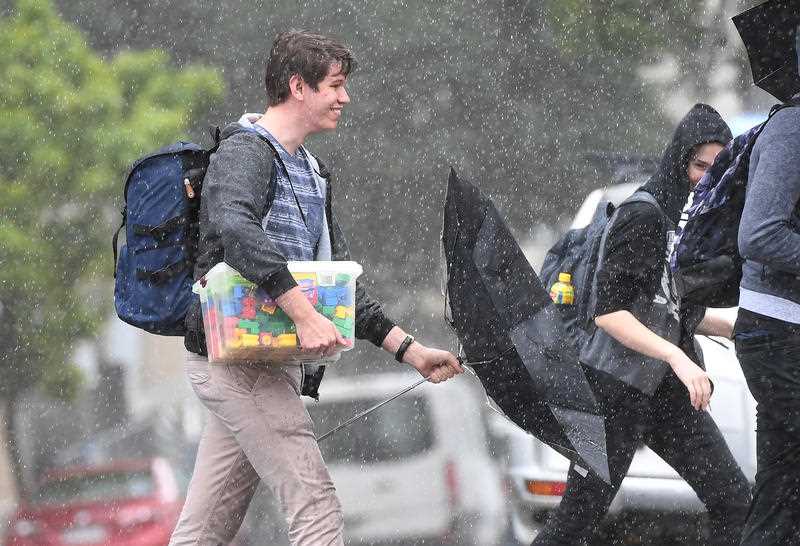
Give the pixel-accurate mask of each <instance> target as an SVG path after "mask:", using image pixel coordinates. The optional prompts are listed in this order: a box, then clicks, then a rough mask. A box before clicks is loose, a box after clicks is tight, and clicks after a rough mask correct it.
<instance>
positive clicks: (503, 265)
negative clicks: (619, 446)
mask: <svg viewBox="0 0 800 546" xmlns="http://www.w3.org/2000/svg"><path fill="white" fill-rule="evenodd" d="M442 244H443V251H444V257H445V260H446V272H445V273H446V277H445V282H446V287H445V294H446V297H447V303H448V322H449V323H450V325H451V326H452V327H453V329H454V330H455V332H456V335H457V336H458V338H459V340H460V342H461V344H462V346H463V350H464V353H465V355H466V357H467V359H468V360H469V361H471V362H485V363H484V364H481V365H477V366H475V373H476V374H477V376H478V378H479V379H480V380H481V383H483V386H484V389H485V390H486V393H487V394H488V395H489V396H490V397H491V398H492V399H493V400H494V402H495V404H497V406H499V407H500V409H501V410H503V412H504V413H505V414H506V415H507V416H508V417H509V418H510V419H511V420H512V421H514V422H515V423H516V424H517V425H518V426H520V427H521V428H523V429H524V430H526V431H528V432H530V433H531V434H533V435H534V436H536V437H537V438H539V439H540V440H542V441H544V442H546V443H548V444H549V445H551V446H553V447H554V448H555V449H557V450H558V451H560V452H561V453H562V454H564V455H566V456H567V457H568V458H570V459H572V460H573V461H575V462H576V463H578V464H580V465H582V466H584V467H587V468H589V469H591V470H592V471H593V472H595V473H596V474H597V475H598V476H600V477H601V478H603V479H604V480H606V481H608V480H609V472H608V460H607V456H606V440H605V424H604V418H603V417H602V416H601V415H600V410H599V408H598V405H597V401H596V400H595V397H594V394H593V393H592V390H591V388H590V386H589V383H588V382H587V380H586V377H585V376H584V374H583V370H582V369H581V367H580V365H579V363H578V358H577V354H576V350H575V348H573V347H572V346H571V345H569V343H568V342H567V341H566V336H565V333H564V325H563V323H562V322H561V318H560V316H559V312H558V310H557V309H556V308H555V306H554V305H553V303H552V301H551V300H550V297H549V296H548V294H547V292H546V291H545V290H544V288H543V287H542V284H541V282H540V281H539V278H538V277H537V276H536V273H535V272H534V271H533V268H532V267H531V266H530V264H529V263H528V260H527V259H526V258H525V256H524V254H523V253H522V250H520V248H519V245H517V242H516V241H515V240H514V238H513V237H512V235H511V233H510V232H509V230H508V228H507V227H506V225H505V223H504V222H503V220H502V219H501V217H500V215H499V213H498V212H497V209H496V208H495V207H494V204H493V203H492V202H491V201H490V200H489V199H487V198H485V197H483V196H482V195H481V193H480V192H479V191H478V190H477V189H476V188H475V187H474V186H472V185H471V184H469V183H467V182H463V181H461V180H459V179H458V177H457V176H456V173H455V171H452V170H451V172H450V181H449V184H448V189H447V199H446V202H445V213H444V228H443V232H442Z"/></svg>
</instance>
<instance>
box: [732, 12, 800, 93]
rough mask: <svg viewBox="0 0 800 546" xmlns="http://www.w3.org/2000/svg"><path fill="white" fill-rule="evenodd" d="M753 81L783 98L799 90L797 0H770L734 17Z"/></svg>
mask: <svg viewBox="0 0 800 546" xmlns="http://www.w3.org/2000/svg"><path fill="white" fill-rule="evenodd" d="M733 23H734V24H735V25H736V30H738V31H739V35H740V36H741V37H742V41H743V42H744V45H745V47H746V48H747V55H748V56H749V57H750V68H751V70H752V72H753V83H755V85H757V86H758V87H760V88H761V89H763V90H764V91H766V92H767V93H770V94H771V95H773V96H774V97H775V98H777V99H778V100H780V101H782V102H787V101H788V100H789V99H791V98H792V96H793V95H795V94H797V93H800V32H799V31H798V27H799V26H800V0H769V1H768V2H764V3H763V4H760V5H758V6H756V7H754V8H752V9H749V10H747V11H745V12H742V13H740V14H739V15H737V16H736V17H734V18H733Z"/></svg>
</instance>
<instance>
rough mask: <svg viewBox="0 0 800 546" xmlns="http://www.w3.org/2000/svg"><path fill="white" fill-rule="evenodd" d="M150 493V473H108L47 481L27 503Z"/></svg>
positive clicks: (133, 495) (108, 497) (151, 483)
mask: <svg viewBox="0 0 800 546" xmlns="http://www.w3.org/2000/svg"><path fill="white" fill-rule="evenodd" d="M154 490H155V484H154V483H153V477H152V476H151V474H150V472H147V471H139V472H109V473H104V474H90V475H84V476H71V477H68V478H64V479H54V480H50V481H47V482H45V483H43V484H42V485H41V486H40V487H39V489H38V490H37V491H36V492H34V494H33V496H32V499H31V500H32V502H33V503H34V504H67V503H73V502H98V501H106V500H112V499H130V498H138V497H146V496H149V495H152V493H153V491H154Z"/></svg>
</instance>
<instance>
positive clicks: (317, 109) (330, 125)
mask: <svg viewBox="0 0 800 546" xmlns="http://www.w3.org/2000/svg"><path fill="white" fill-rule="evenodd" d="M346 81H347V77H346V76H344V75H343V74H342V67H341V65H339V64H333V65H331V67H330V68H329V69H328V74H327V75H326V76H325V78H324V79H323V80H322V81H321V82H319V86H318V88H319V90H318V91H314V89H312V88H311V86H306V87H305V90H306V93H304V102H305V106H306V115H307V120H308V125H309V128H310V129H311V131H310V132H312V133H317V132H320V131H333V130H334V129H336V125H337V124H338V123H339V118H340V117H341V116H342V109H343V108H344V105H345V104H347V103H349V102H350V96H349V95H348V94H347V90H346V89H345V83H346Z"/></svg>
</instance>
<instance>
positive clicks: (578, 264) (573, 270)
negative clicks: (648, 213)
mask: <svg viewBox="0 0 800 546" xmlns="http://www.w3.org/2000/svg"><path fill="white" fill-rule="evenodd" d="M635 202H645V203H650V204H654V205H655V206H658V203H657V202H656V200H655V198H653V197H652V196H651V195H650V194H649V193H646V192H638V191H637V192H635V193H634V194H633V195H632V196H631V197H629V198H628V199H626V200H625V201H624V202H623V204H625V203H635ZM615 210H616V207H614V205H613V204H612V203H610V202H609V201H606V200H603V201H601V202H600V203H599V204H598V205H597V208H596V209H595V211H594V215H593V216H592V220H591V221H590V222H589V224H588V225H587V226H586V227H583V228H578V229H571V230H569V231H568V232H567V233H566V234H564V236H563V237H562V238H561V239H559V240H558V242H557V243H556V244H555V245H553V247H552V248H551V249H550V250H548V251H547V255H546V256H545V258H544V262H543V263H542V269H541V273H540V275H539V276H540V278H541V281H542V283H543V284H544V288H545V290H549V289H550V287H551V286H552V285H553V284H554V283H555V282H556V281H558V275H559V273H569V274H571V275H572V286H573V287H574V289H575V300H574V303H573V304H572V305H558V306H557V307H558V308H559V310H560V311H561V317H562V319H563V322H564V325H565V327H566V331H567V337H568V339H569V341H570V342H572V344H573V345H574V346H575V347H577V348H578V349H580V348H581V347H582V346H583V345H584V343H585V341H586V340H587V339H588V335H589V334H590V333H591V330H592V323H591V319H592V314H593V308H594V304H595V303H594V290H593V285H594V277H595V273H596V272H597V267H598V265H599V264H598V262H599V258H600V247H601V244H602V240H603V234H604V233H605V231H606V229H607V228H608V225H609V222H610V220H611V218H612V216H613V214H614V211H615ZM659 210H660V208H659Z"/></svg>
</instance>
